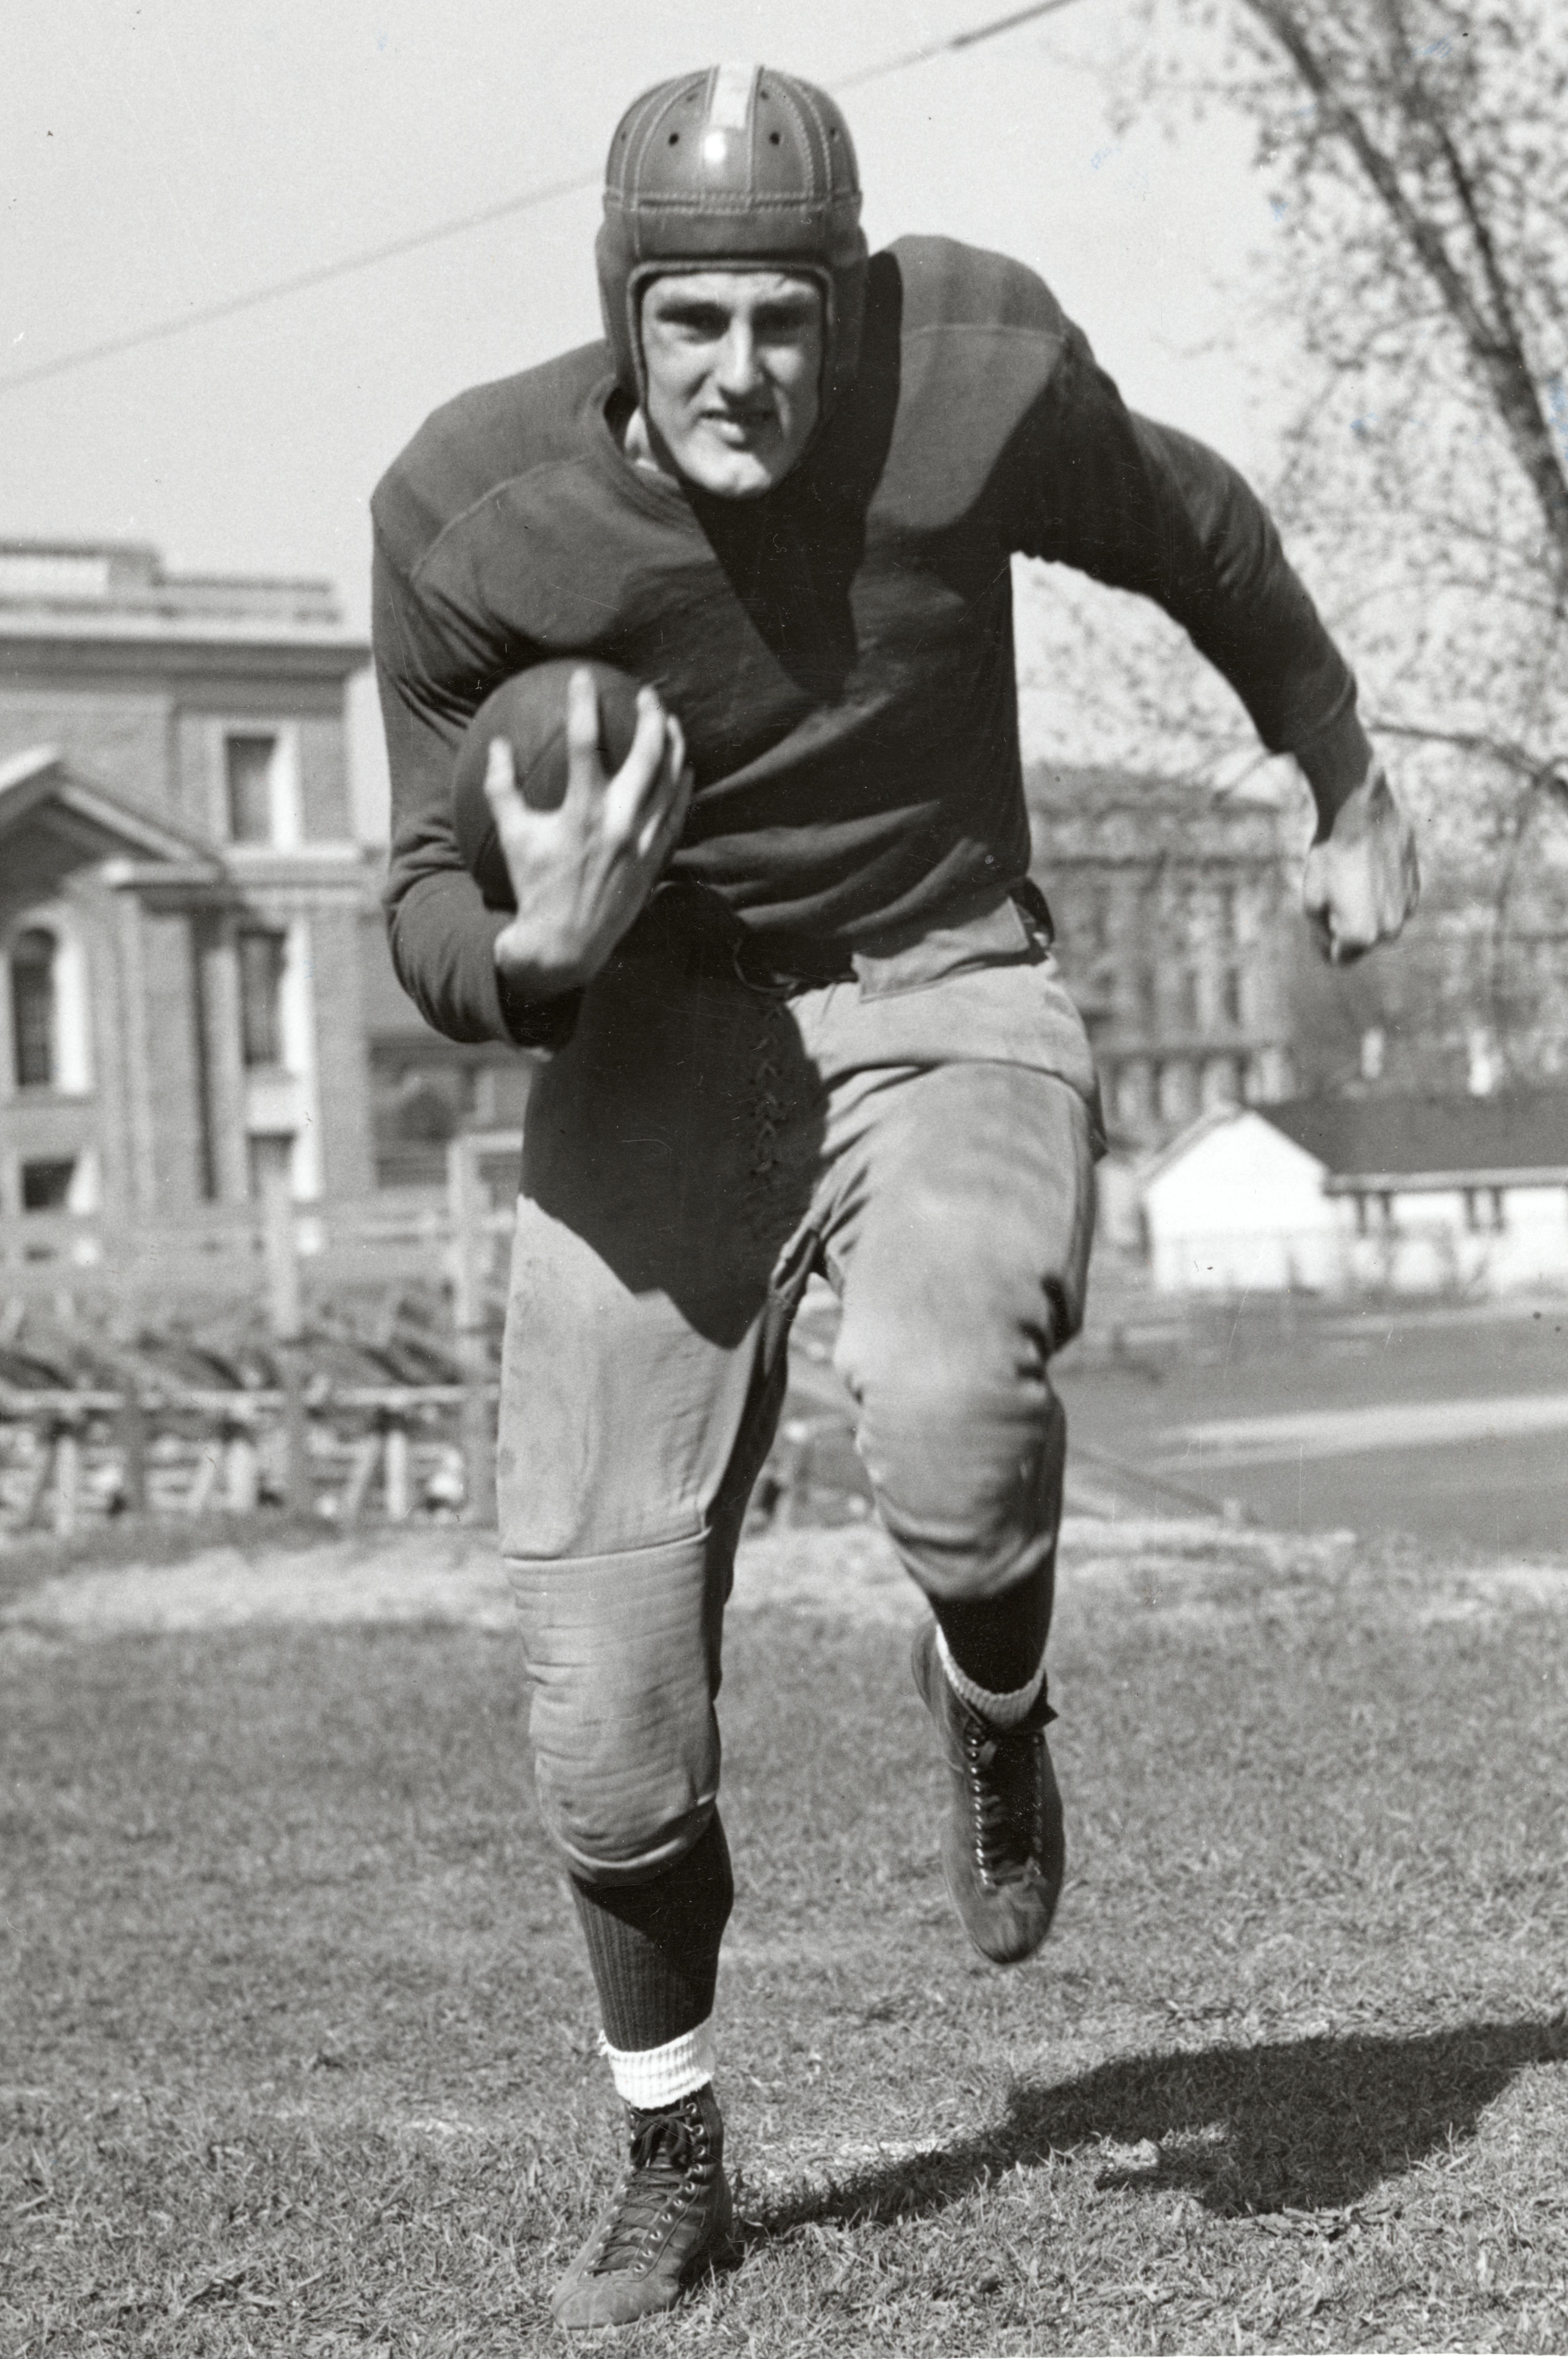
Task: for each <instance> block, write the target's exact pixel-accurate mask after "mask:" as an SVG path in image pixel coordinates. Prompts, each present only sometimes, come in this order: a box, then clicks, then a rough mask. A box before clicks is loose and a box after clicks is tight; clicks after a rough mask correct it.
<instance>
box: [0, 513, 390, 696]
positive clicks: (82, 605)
mask: <svg viewBox="0 0 1568 2359" xmlns="http://www.w3.org/2000/svg"><path fill="white" fill-rule="evenodd" d="M62 639H63V640H71V641H83V640H88V641H98V642H103V641H105V640H131V641H136V642H138V643H146V642H147V641H149V640H150V641H155V642H162V643H165V644H172V645H186V646H189V645H192V644H205V645H211V644H212V643H214V642H216V643H219V644H225V645H240V646H245V647H270V648H278V649H283V648H309V649H310V650H311V651H313V652H314V653H316V654H318V655H320V654H321V653H323V652H330V653H332V655H333V656H335V657H336V658H339V659H340V668H341V669H343V670H345V671H347V670H353V669H357V668H358V666H359V665H360V664H361V663H363V662H364V660H365V658H366V656H367V655H368V653H369V649H368V648H367V647H365V643H364V641H363V640H362V639H361V638H360V637H359V636H358V635H357V634H356V633H354V632H352V631H350V630H349V629H348V628H347V626H346V625H345V624H344V622H343V613H342V609H341V608H340V606H339V604H338V602H337V596H336V593H335V592H334V591H333V589H332V584H331V582H318V581H313V580H295V579H292V578H289V577H283V576H270V575H260V574H256V575H238V574H235V575H229V574H209V573H169V572H167V571H165V570H164V564H163V560H162V557H161V555H160V554H159V552H158V550H157V549H153V548H151V547H149V546H148V545H147V543H146V542H143V541H122V540H103V541H66V540H0V641H5V640H23V641H27V642H31V643H37V642H39V641H46V642H47V641H50V640H54V641H58V640H62Z"/></svg>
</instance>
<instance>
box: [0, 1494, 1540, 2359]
mask: <svg viewBox="0 0 1568 2359" xmlns="http://www.w3.org/2000/svg"><path fill="white" fill-rule="evenodd" d="M401 1545H402V1546H404V1547H405V1548H407V1547H409V1546H412V1545H414V1543H413V1542H411V1541H407V1540H406V1541H404V1542H403V1543H401ZM871 1546H872V1543H871V1542H870V1541H869V1540H868V1539H867V1538H866V1535H864V1534H844V1533H832V1532H822V1533H800V1534H794V1535H789V1536H787V1537H786V1538H783V1539H781V1540H778V1541H766V1542H763V1543H761V1544H760V1545H759V1547H758V1548H757V1549H754V1551H753V1552H752V1556H751V1560H750V1563H749V1564H748V1565H747V1566H746V1568H745V1569H744V1570H743V1575H742V1582H743V1601H742V1602H743V1603H744V1602H745V1599H746V1595H747V1593H749V1594H750V1595H751V1597H752V1599H753V1601H754V1602H753V1603H752V1604H751V1607H750V1610H746V1611H737V1612H736V1613H735V1615H734V1616H733V1618H732V1624H731V1630H730V1635H729V1639H728V1647H727V1658H726V1659H727V1671H726V1687H725V1696H724V1726H725V1738H726V1747H727V1755H726V1796H727V1799H726V1817H727V1820H728V1823H729V1827H730V1833H731V1839H732V1844H733V1847H734V1850H735V1856H736V1863H737V1874H738V1879H739V1884H740V1897H739V1900H738V1904H737V1908H736V1913H735V1922H734V1927H733V1933H732V1939H731V1941H730V1943H729V1946H728V1950H727V1953H726V1963H725V1968H724V1980H723V1983H722V1985H721V1994H720V2012H721V2017H722V2021H723V2047H722V2054H723V2071H722V2080H721V2094H722V2096H723V2099H724V2105H725V2110H726V2115H727V2119H728V2124H729V2136H730V2141H731V2155H732V2159H733V2162H734V2164H735V2165H736V2166H738V2169H739V2172H740V2188H739V2208H740V2212H741V2215H742V2222H743V2228H742V2234H741V2236H740V2239H739V2242H738V2245H737V2248H736V2251H735V2254H734V2255H733V2256H732V2257H731V2259H730V2260H729V2262H728V2263H727V2264H726V2266H724V2267H723V2268H721V2269H719V2270H717V2271H716V2272H715V2273H714V2274H713V2276H712V2277H709V2278H708V2279H707V2280H705V2281H704V2282H703V2283H702V2285H700V2286H699V2287H698V2288H697V2289H696V2290H695V2292H694V2295H693V2297H692V2299H691V2300H690V2302H689V2303H688V2304H687V2305H686V2306H685V2307H684V2308H683V2309H682V2310H681V2311H680V2312H678V2313H677V2314H676V2315H675V2316H674V2317H672V2318H670V2319H669V2320H666V2321H655V2322H651V2323H650V2324H648V2325H647V2326H645V2327H644V2328H643V2329H640V2330H639V2331H638V2332H637V2333H636V2334H634V2335H633V2336H632V2337H631V2338H629V2346H628V2347H630V2348H632V2349H635V2350H637V2351H641V2352H647V2353H649V2354H654V2353H678V2352H696V2351H702V2352H704V2353H706V2352H713V2353H724V2354H757V2359H768V2354H795V2353H811V2354H816V2353H824V2354H859V2353H889V2354H942V2359H949V2354H985V2353H997V2354H1000V2353H1012V2354H1021V2353H1030V2352H1054V2351H1080V2350H1092V2351H1138V2352H1154V2351H1162V2350H1182V2351H1231V2350H1244V2351H1263V2350H1274V2349H1291V2350H1335V2351H1337V2350H1346V2349H1355V2350H1368V2349H1379V2348H1382V2349H1395V2350H1403V2351H1408V2350H1413V2349H1464V2350H1490V2349H1507V2350H1511V2351H1563V2349H1565V2348H1568V2173H1565V2171H1564V2168H1563V2158H1564V2156H1565V2155H1568V2018H1565V2016H1564V2006H1565V2001H1568V1884H1565V1879H1564V1873H1563V1870H1564V1854H1565V1847H1568V1846H1565V1836H1568V1779H1565V1778H1564V1776H1563V1761H1564V1758H1565V1756H1568V1576H1553V1575H1552V1574H1550V1573H1548V1572H1545V1571H1541V1572H1536V1571H1532V1570H1531V1569H1530V1568H1529V1567H1524V1568H1521V1569H1519V1570H1518V1571H1517V1572H1516V1574H1515V1576H1514V1577H1513V1578H1512V1579H1509V1578H1508V1577H1506V1576H1503V1575H1499V1574H1498V1573H1497V1572H1496V1571H1494V1572H1492V1573H1491V1574H1486V1575H1482V1574H1479V1573H1477V1574H1475V1575H1465V1574H1464V1573H1463V1572H1460V1571H1451V1570H1444V1569H1443V1568H1434V1567H1433V1566H1432V1563H1431V1562H1430V1561H1422V1560H1420V1559H1418V1558H1417V1557H1416V1556H1415V1555H1414V1554H1413V1553H1412V1552H1410V1551H1402V1550H1401V1549H1399V1548H1397V1547H1393V1546H1388V1547H1383V1548H1380V1549H1378V1550H1377V1552H1376V1553H1369V1552H1367V1551H1364V1550H1360V1549H1354V1548H1349V1547H1345V1546H1343V1545H1339V1546H1336V1545H1334V1544H1333V1543H1326V1542H1316V1543H1299V1544H1295V1545H1294V1546H1293V1547H1291V1548H1286V1547H1282V1546H1281V1547H1270V1546H1269V1545H1267V1544H1264V1543H1261V1542H1255V1541H1253V1540H1251V1539H1248V1538H1247V1537H1246V1536H1245V1535H1241V1536H1231V1537H1230V1538H1214V1539H1213V1540H1212V1541H1207V1542H1205V1541H1201V1540H1196V1541H1182V1540H1181V1538H1170V1537H1169V1536H1167V1538H1165V1539H1164V1540H1160V1539H1157V1538H1156V1539H1147V1540H1145V1541H1142V1542H1139V1541H1138V1539H1137V1538H1136V1536H1130V1537H1129V1536H1127V1535H1123V1536H1122V1537H1121V1538H1119V1539H1118V1538H1116V1535H1114V1534H1110V1535H1105V1534H1102V1535H1098V1536H1096V1535H1095V1534H1094V1531H1093V1530H1092V1529H1089V1528H1087V1527H1085V1528H1083V1529H1081V1530H1080V1531H1079V1532H1078V1533H1077V1534H1076V1535H1075V1536H1074V1538H1073V1545H1072V1547H1071V1548H1070V1549H1069V1550H1068V1558H1067V1565H1066V1570H1065V1573H1064V1581H1063V1596H1062V1606H1061V1609H1060V1613H1059V1620H1058V1629H1057V1636H1056V1638H1055V1640H1054V1642H1053V1654H1052V1663H1053V1692H1054V1695H1055V1699H1056V1701H1057V1702H1058V1704H1059V1706H1060V1709H1061V1712H1062V1722H1061V1725H1060V1728H1059V1730H1058V1731H1057V1732H1054V1733H1053V1741H1054V1745H1055V1750H1056V1754H1057V1757H1058V1761H1059V1764H1060V1767H1061V1771H1062V1782H1063V1786H1064V1788H1065V1790H1066V1794H1067V1798H1068V1806H1069V1830H1070V1838H1071V1841H1072V1844H1073V1866H1072V1869H1071V1872H1070V1875H1071V1880H1070V1884H1069V1887H1068V1894H1067V1897H1066V1899H1065V1901H1064V1904H1063V1908H1062V1918H1061V1920H1060V1928H1059V1932H1058V1934H1057V1935H1056V1936H1055V1937H1053V1940H1052V1941H1051V1944H1050V1946H1049V1948H1048V1950H1047V1951H1046V1952H1045V1953H1044V1955H1043V1956H1042V1958H1041V1959H1040V1961H1038V1962H1036V1963H1034V1964H1033V1965H1031V1966H1029V1967H1027V1968H1024V1969H1022V1970H1021V1971H1018V1972H1017V1973H1012V1974H1008V1975H1002V1974H997V1973H994V1972H992V1971H991V1970H989V1969H987V1968H985V1967H984V1966H983V1965H982V1964H981V1963H980V1962H979V1961H978V1960H977V1959H975V1958H974V1957H973V1956H972V1954H971V1953H970V1952H969V1951H967V1949H966V1948H965V1946H964V1943H963V1940H962V1938H961V1936H960V1934H959V1932H958V1930H957V1929H956V1925H955V1923H954V1921H953V1918H952V1916H951V1913H950V1910H949V1908H948V1904H947V1901H946V1898H945V1895H944V1893H943V1891H942V1884H941V1879H940V1875H939V1873H938V1871H937V1869H936V1865H935V1840H934V1822H933V1814H934V1810H935V1809H936V1806H937V1799H938V1795H939V1791H940V1788H939V1785H938V1773H937V1771H936V1769H935V1767H934V1764H933V1761H932V1757H931V1744H930V1741H929V1732H928V1729H927V1726H926V1723H925V1721H924V1717H923V1714H922V1712H921V1711H920V1706H919V1704H918V1702H917V1701H916V1699H915V1697H914V1694H913V1691H912V1689H911V1688H910V1686H909V1677H908V1671H907V1668H906V1664H905V1659H904V1658H905V1652H906V1642H905V1631H906V1629H907V1626H908V1617H907V1614H906V1611H905V1607H904V1603H903V1601H902V1598H901V1596H900V1595H899V1594H898V1593H897V1592H895V1591H892V1590H891V1589H890V1588H888V1586H887V1584H886V1583H882V1584H880V1585H877V1584H873V1585H872V1586H871V1587H870V1588H869V1589H868V1588H867V1587H866V1584H865V1583H864V1582H862V1583H861V1584H859V1586H857V1587H853V1589H852V1588H851V1587H850V1586H843V1587H841V1586H840V1585H839V1583H838V1578H837V1573H838V1570H839V1569H841V1568H842V1566H843V1565H844V1563H845V1562H847V1561H849V1560H852V1559H853V1558H854V1556H855V1551H857V1550H858V1551H859V1552H860V1557H861V1558H862V1559H864V1558H865V1555H866V1550H867V1549H869V1548H870V1547H871ZM770 1552H771V1553H770ZM297 1561H298V1564H299V1566H300V1567H301V1568H303V1571H302V1574H301V1577H303V1578H308V1577H309V1565H310V1560H309V1559H305V1558H302V1559H299V1560H297ZM38 1570H39V1568H38V1567H37V1566H34V1567H31V1568H29V1572H28V1578H29V1579H31V1578H34V1577H35V1576H36V1573H37V1571H38ZM75 1578H78V1576H75V1575H68V1576H67V1579H66V1583H65V1587H66V1588H69V1586H70V1582H71V1580H72V1579H75ZM130 1578H131V1575H130V1574H129V1573H127V1575H126V1579H127V1580H129V1579H130ZM11 1585H12V1588H13V1590H14V1591H15V1590H16V1589H17V1588H18V1587H20V1589H21V1592H22V1593H21V1595H20V1598H19V1601H16V1602H14V1604H13V1609H12V1610H13V1616H14V1618H13V1620H12V1621H11V1623H10V1624H9V1625H8V1626H7V1628H6V1629H5V1633H4V1635H3V1636H0V1731H3V1737H0V1742H3V1746H4V1755H5V1792H6V1796H7V1801H6V1812H5V1856H6V1863H7V1869H8V1885H9V1889H8V1891H7V1893H6V1896H5V1922H4V1941H5V1959H4V1993H3V2004H4V2006H5V2010H6V2017H7V2019H6V2021H5V2027H4V2046H3V2050H0V2078H3V2080H4V2082H5V2088H4V2090H3V2091H0V2103H3V2112H4V2126H5V2208H6V2212H7V2216H8V2227H7V2231H6V2234H7V2243H8V2250H7V2253H6V2256H5V2268H4V2271H3V2272H0V2348H4V2349H5V2351H6V2352H8V2353H9V2352H15V2353H17V2354H26V2359H44V2354H49V2359H56V2354H61V2359H63V2354H72V2359H74V2355H75V2354H91V2353H99V2352H103V2353H110V2352H113V2353H121V2352H127V2353H129V2352H147V2353H152V2354H158V2359H163V2354H169V2359H187V2354H211V2359H220V2354H221V2359H231V2354H240V2353H260V2354H273V2353H289V2354H294V2353H299V2354H307V2359H312V2355H313V2354H320V2359H325V2354H348V2353H354V2354H367V2353H368V2354H375V2353H378V2352H379V2353H385V2354H398V2359H404V2354H407V2359H416V2354H417V2355H418V2359H436V2355H437V2354H475V2359H477V2354H508V2353H519V2352H522V2353H531V2352H534V2351H547V2350H550V2349H552V2348H556V2347H559V2346H558V2341H557V2338H556V2336H555V2334H554V2332H553V2330H552V2329H551V2327H550V2323H549V2319H548V2310H547V2306H546V2298H547V2294H548V2289H549V2287H550V2282H551V2280H552V2278H553V2277H554V2275H555V2273H556V2271H557V2270H558V2268H559V2267H561V2263H562V2262H563V2261H564V2259H565V2258H566V2256H567V2255H568V2254H569V2252H570V2251H571V2249H572V2247H573V2245H575V2243H576V2241H577V2240H578V2238H579V2237H580V2236H581V2234H583V2230H584V2228H585V2225H586V2223H587V2221H588V2219H589V2217H590V2214H591V2212H592V2208H593V2203H594V2201H595V2198H596V2196H597V2195H598V2194H599V2192H600V2191H601V2190H602V2189H603V2186H604V2182H605V2180H607V2178H608V2176H609V2173H610V2170H611V2168H612V2164H613V2150H614V2149H613V2141H614V2136H615V2118H614V2114H613V2109H612V2104H611V2101H610V2097H609V2093H608V2088H607V2082H606V2077H605V2075H604V2068H603V2066H602V2065H601V2064H599V2063H598V2062H597V2060H596V2059H595V2058H594V2056H593V2037H594V2031H595V2017H594V2010H593V2001H592V1995H591V1992H590V1989H589V1986H588V1983H587V1980H586V1976H585V1973H584V1971H583V1966H582V1964H581V1962H580V1960H579V1957H578V1953H577V1949H576V1946H575V1936H574V1932H573V1930H572V1925H571V1923H570V1912H569V1910H568V1908H567V1906H566V1904H565V1902H564V1899H563V1896H562V1894H561V1888H560V1886H559V1883H558V1879H557V1875H556V1873H555V1871H554V1869H553V1868H552V1866H551V1864H550V1860H549V1858H548V1857H547V1855H546V1854H545V1852H544V1849H543V1847H542V1845H541V1843H540V1841H539V1836H538V1833H537V1832H536V1829H535V1826H534V1821H533V1813H532V1806H531V1801H530V1798H529V1792H528V1777H527V1772H526V1768H525V1766H524V1757H523V1707H522V1701H521V1698H520V1695H519V1690H518V1680H517V1658H516V1654H515V1651H514V1647H513V1645H512V1643H511V1642H510V1640H509V1639H508V1638H507V1636H506V1635H505V1634H504V1632H501V1631H498V1630H495V1629H488V1628H485V1627H478V1626H473V1625H472V1619H470V1620H469V1621H464V1619H463V1617H462V1616H461V1615H460V1616H458V1617H457V1619H456V1620H455V1622H454V1621H452V1620H442V1619H440V1618H433V1619H432V1620H430V1622H429V1623H427V1624H425V1625H419V1624H415V1625H405V1626H398V1627H379V1628H367V1629H358V1628H353V1627H334V1626H329V1625H323V1624H320V1623H318V1624H315V1625H311V1624H310V1623H308V1622H290V1621H289V1620H287V1619H284V1620H279V1621H278V1622H276V1623H275V1624H273V1625H252V1626H248V1627H237V1628H230V1629H201V1628H199V1627H192V1628H169V1629H166V1630H164V1631H163V1632H162V1633H161V1634H160V1635H154V1636H136V1635H134V1632H131V1631H128V1630H127V1629H125V1628H124V1627H122V1628H120V1629H118V1630H114V1631H112V1632H111V1631H100V1632H99V1633H98V1635H94V1633H93V1626H92V1624H91V1622H90V1621H89V1622H86V1623H80V1624H77V1625H71V1624H70V1622H69V1617H68V1619H67V1620H66V1621H65V1622H61V1621H60V1618H59V1616H58V1615H56V1616H55V1617H54V1618H52V1619H51V1616H50V1614H49V1613H48V1612H44V1611H42V1610H41V1609H40V1610H39V1611H38V1613H36V1614H35V1613H30V1612H29V1608H28V1603H27V1586H26V1583H25V1582H16V1581H13V1582H12V1584H11ZM757 1599H760V1600H761V1601H763V1602H760V1603H757V1602H755V1601H756V1600H757ZM133 1618H134V1617H133ZM591 2347H599V2346H597V2345H594V2346H591Z"/></svg>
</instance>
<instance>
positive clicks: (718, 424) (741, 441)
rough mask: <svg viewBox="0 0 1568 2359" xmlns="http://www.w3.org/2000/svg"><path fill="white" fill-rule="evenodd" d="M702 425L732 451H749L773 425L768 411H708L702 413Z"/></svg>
mask: <svg viewBox="0 0 1568 2359" xmlns="http://www.w3.org/2000/svg"><path fill="white" fill-rule="evenodd" d="M702 417H703V423H704V424H705V425H706V426H708V427H709V428H710V429H711V430H712V431H713V433H714V434H716V435H717V436H718V438H719V440H720V441H721V442H724V443H727V444H728V445H729V447H730V448H731V449H732V450H735V451H745V450H749V449H750V448H751V445H752V444H753V443H754V442H758V441H760V440H761V439H762V437H763V436H764V435H765V434H766V433H767V431H768V428H769V427H770V426H771V425H772V423H773V413H772V411H771V410H770V409H757V410H734V409H709V410H704V411H703V413H702Z"/></svg>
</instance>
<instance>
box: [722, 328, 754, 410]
mask: <svg viewBox="0 0 1568 2359" xmlns="http://www.w3.org/2000/svg"><path fill="white" fill-rule="evenodd" d="M717 375H718V382H719V384H720V386H721V387H722V388H723V390H724V392H725V393H727V394H729V395H730V396H731V397H740V396H742V395H744V394H747V393H754V392H755V391H756V390H757V386H758V385H759V383H760V382H761V376H762V372H761V370H760V369H759V368H758V366H757V339H756V337H755V336H754V335H753V334H752V332H751V330H750V328H749V327H748V326H747V324H746V321H744V320H734V321H731V322H730V326H729V329H728V332H727V333H726V334H725V337H724V342H723V343H722V344H721V346H720V347H719V364H718V370H717Z"/></svg>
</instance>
